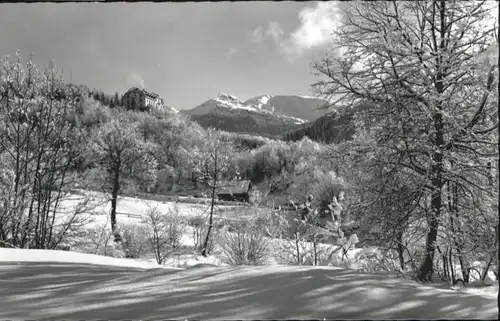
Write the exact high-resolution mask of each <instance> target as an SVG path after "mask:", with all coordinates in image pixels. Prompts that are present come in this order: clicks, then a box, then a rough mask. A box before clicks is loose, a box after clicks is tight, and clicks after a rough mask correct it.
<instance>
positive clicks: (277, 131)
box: [181, 93, 307, 137]
mask: <svg viewBox="0 0 500 321" xmlns="http://www.w3.org/2000/svg"><path fill="white" fill-rule="evenodd" d="M271 100H272V97H271V96H259V97H258V98H256V99H252V100H250V101H245V102H244V101H242V100H240V99H239V98H237V97H235V96H232V95H228V94H224V93H221V94H219V95H217V96H216V97H214V98H212V99H209V100H207V101H206V102H204V103H202V104H200V105H198V106H197V107H195V108H193V109H191V110H182V111H181V113H183V114H185V115H188V116H189V117H190V118H191V119H192V120H194V121H196V122H198V123H199V124H200V125H201V126H203V127H215V128H218V129H220V130H224V131H228V132H238V133H248V134H259V135H265V136H274V137H280V136H281V135H283V134H284V133H286V132H289V131H291V130H295V129H298V128H300V127H301V126H303V124H305V123H306V122H307V120H306V119H302V118H300V117H296V116H294V115H290V114H288V113H284V112H281V111H279V109H278V108H275V107H274V105H272V104H270V101H271ZM281 109H283V108H281Z"/></svg>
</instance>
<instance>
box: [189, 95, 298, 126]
mask: <svg viewBox="0 0 500 321" xmlns="http://www.w3.org/2000/svg"><path fill="white" fill-rule="evenodd" d="M271 99H272V96H269V95H264V96H258V97H256V98H252V99H250V100H247V101H242V100H240V99H239V98H238V97H236V96H233V95H229V94H225V93H220V94H218V95H217V96H215V97H213V98H212V99H210V100H208V101H206V102H204V103H203V104H201V105H199V106H197V107H195V108H193V109H191V110H189V111H186V114H188V115H192V116H193V115H203V114H207V113H211V112H214V110H216V109H217V108H226V109H229V110H232V111H233V112H234V111H238V110H239V111H249V112H254V113H259V114H266V115H269V116H271V115H272V116H275V117H277V118H280V119H283V120H284V121H286V122H292V123H295V124H303V123H305V122H306V121H307V120H305V119H302V118H299V117H294V116H289V115H286V114H283V113H276V112H275V108H274V106H272V105H269V101H270V100H271Z"/></svg>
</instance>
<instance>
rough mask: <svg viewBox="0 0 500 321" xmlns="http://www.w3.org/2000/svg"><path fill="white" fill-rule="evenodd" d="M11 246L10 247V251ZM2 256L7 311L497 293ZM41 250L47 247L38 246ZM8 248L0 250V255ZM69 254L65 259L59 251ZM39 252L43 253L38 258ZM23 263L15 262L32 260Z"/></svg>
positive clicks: (321, 305) (378, 315) (449, 301)
mask: <svg viewBox="0 0 500 321" xmlns="http://www.w3.org/2000/svg"><path fill="white" fill-rule="evenodd" d="M12 251H14V250H12ZM15 251H19V254H15V255H16V257H15V261H14V262H6V261H7V260H5V259H2V260H1V261H3V263H1V264H0V301H1V302H2V304H0V318H2V319H35V320H47V319H59V320H62V319H67V320H70V319H74V320H77V319H80V320H82V319H86V320H93V319H94V320H95V319H102V318H103V317H105V318H106V319H109V320H124V319H137V320H144V319H182V320H184V319H199V320H202V319H311V318H314V319H323V318H327V319H414V318H419V319H435V318H441V319H455V320H464V319H493V318H496V316H497V311H496V299H495V298H494V297H492V296H488V295H479V294H475V295H473V294H468V293H463V292H460V291H457V290H450V289H445V288H442V287H441V286H432V285H422V284H417V283H415V282H412V281H408V280H403V279H397V278H395V277H393V276H391V275H388V274H370V273H362V272H358V271H353V270H344V269H340V268H328V267H305V266H259V267H205V266H197V267H192V268H188V269H183V270H173V269H156V270H149V271H144V270H137V269H131V268H128V269H127V268H123V267H117V266H113V265H109V266H106V265H102V264H101V265H96V266H85V265H81V264H73V263H72V262H73V261H74V258H73V257H71V256H72V255H73V253H69V252H61V253H62V254H60V256H59V259H58V262H59V263H52V262H47V260H48V259H49V258H50V257H51V256H53V254H50V255H48V253H47V252H45V254H47V258H46V259H44V260H42V261H40V262H36V261H37V260H36V259H34V258H32V259H29V257H32V255H33V251H37V250H15ZM41 253H43V252H41ZM6 254H8V255H9V256H11V255H12V253H10V251H9V253H8V252H6V251H5V250H4V249H0V258H5V255H6ZM65 255H67V256H68V257H67V259H66V262H65V261H64V258H63V256H65ZM38 257H40V256H38ZM30 260H31V262H30V263H22V264H20V265H18V261H24V262H26V261H30Z"/></svg>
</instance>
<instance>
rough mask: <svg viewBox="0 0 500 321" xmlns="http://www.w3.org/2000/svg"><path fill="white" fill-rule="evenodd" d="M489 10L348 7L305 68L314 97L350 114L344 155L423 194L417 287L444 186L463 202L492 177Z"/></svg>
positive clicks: (441, 5)
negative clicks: (311, 74) (352, 133)
mask: <svg viewBox="0 0 500 321" xmlns="http://www.w3.org/2000/svg"><path fill="white" fill-rule="evenodd" d="M495 5H496V4H495V3H492V2H487V1H444V0H434V1H401V2H400V1H390V2H388V1H387V2H382V1H377V2H352V3H349V4H348V5H346V8H345V9H344V15H343V19H342V21H341V22H340V26H339V27H338V28H337V29H336V30H335V31H334V32H333V41H334V44H335V45H334V48H333V50H332V51H331V52H330V53H329V54H327V55H326V57H325V58H324V59H321V60H320V61H317V62H315V63H314V69H315V71H316V75H317V76H318V77H319V80H318V81H317V82H316V83H315V84H314V85H313V87H314V89H315V90H316V92H317V93H320V94H323V95H324V96H325V97H328V98H329V99H330V100H331V105H332V106H333V105H334V106H335V107H336V109H337V110H339V111H340V112H341V113H344V114H348V113H351V114H354V119H355V124H356V127H357V134H356V137H355V138H354V142H355V143H354V144H353V145H352V150H351V154H357V155H359V156H360V157H363V158H365V159H366V158H369V157H372V158H373V159H374V160H376V161H377V162H378V163H379V164H380V165H381V166H380V168H381V171H382V172H383V173H397V174H398V176H399V179H400V180H403V181H404V180H411V181H412V184H415V185H413V186H412V189H414V190H415V191H421V192H422V193H423V196H422V199H421V200H420V203H419V204H421V205H422V206H423V207H425V208H427V209H428V210H427V211H426V212H425V221H426V222H427V236H426V241H425V255H424V257H423V259H422V262H421V264H420V267H419V273H418V277H419V279H420V280H423V281H424V280H430V279H431V276H432V274H433V260H434V253H435V250H436V241H437V237H438V229H439V227H440V225H441V226H442V224H441V222H442V220H443V219H445V216H446V215H447V214H448V209H447V208H446V206H447V193H448V192H447V184H448V183H450V184H451V185H452V186H456V187H457V188H458V190H459V191H460V193H462V195H463V198H464V199H470V198H472V197H473V195H475V196H476V195H478V194H479V192H480V193H482V194H481V195H487V194H488V193H489V192H491V190H492V189H491V187H489V186H488V187H487V186H486V185H484V184H483V183H482V181H481V180H477V178H479V177H488V176H489V175H491V172H490V169H491V166H490V165H491V162H492V161H493V160H494V158H495V157H496V156H497V154H498V151H497V149H496V146H497V136H496V133H495V132H496V129H497V127H498V114H497V112H496V110H497V109H496V106H497V103H498V96H497V93H496V91H495V90H494V89H495V88H496V84H497V82H498V66H497V64H496V60H494V59H492V57H495V55H496V53H497V52H498V45H497V44H496V43H495V28H497V27H496V25H495V23H493V20H492V18H491V15H492V13H493V12H492V7H493V6H495ZM488 164H490V165H488ZM382 165H383V166H382ZM380 177H381V179H384V177H389V176H388V175H381V176H380ZM490 196H491V195H490ZM421 213H423V212H421ZM458 215H459V216H464V215H467V212H466V211H464V210H459V211H458Z"/></svg>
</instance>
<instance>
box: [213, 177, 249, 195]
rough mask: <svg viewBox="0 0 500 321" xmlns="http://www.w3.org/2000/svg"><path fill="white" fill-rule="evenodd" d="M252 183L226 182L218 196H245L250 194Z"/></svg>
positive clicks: (223, 183)
mask: <svg viewBox="0 0 500 321" xmlns="http://www.w3.org/2000/svg"><path fill="white" fill-rule="evenodd" d="M251 186H252V183H251V182H250V181H248V180H244V181H224V182H221V185H220V188H219V189H218V191H217V194H243V193H248V191H249V190H250V187H251Z"/></svg>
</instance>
